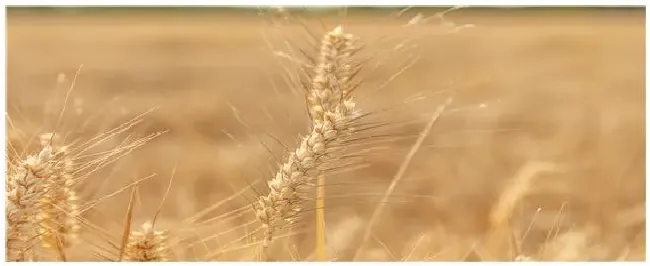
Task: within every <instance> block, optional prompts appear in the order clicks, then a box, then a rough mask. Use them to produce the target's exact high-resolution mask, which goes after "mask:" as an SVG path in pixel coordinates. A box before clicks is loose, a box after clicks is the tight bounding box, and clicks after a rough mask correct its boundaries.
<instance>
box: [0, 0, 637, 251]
mask: <svg viewBox="0 0 650 266" xmlns="http://www.w3.org/2000/svg"><path fill="white" fill-rule="evenodd" d="M437 11H440V9H435V10H434V9H418V10H411V11H409V12H408V13H406V14H404V17H405V18H401V19H395V18H390V19H382V18H385V17H386V16H387V14H388V13H389V11H387V10H381V11H377V10H363V11H354V10H352V9H351V10H348V13H347V15H346V17H345V20H344V21H342V20H341V18H339V17H338V16H337V15H336V14H333V13H331V12H308V13H305V15H298V16H304V17H305V21H307V24H309V25H311V27H313V29H314V30H315V31H316V32H322V31H323V30H329V29H331V28H333V27H335V26H336V25H337V24H338V23H341V22H344V23H345V25H346V27H347V28H346V29H347V30H348V31H350V32H352V33H354V34H357V35H359V36H360V37H362V38H363V40H366V41H369V40H373V39H376V38H378V37H380V36H381V35H382V34H385V33H386V32H389V31H392V32H399V31H400V27H401V26H402V25H403V24H404V23H406V22H408V16H413V15H415V14H416V13H417V12H422V13H423V14H424V15H430V14H433V13H434V12H437ZM7 16H8V18H7V112H8V114H9V115H10V116H11V118H12V120H13V123H14V124H15V126H16V127H17V128H19V129H21V131H23V132H25V133H26V134H28V135H29V134H35V133H39V132H41V131H43V130H47V128H48V127H51V126H52V124H53V122H54V121H55V120H56V117H57V115H58V112H59V110H60V107H61V103H62V101H63V97H64V95H65V92H66V91H67V87H68V86H69V83H70V81H71V80H72V78H73V76H74V73H75V71H76V70H77V68H78V67H79V66H80V65H81V64H83V65H84V67H83V70H82V72H81V75H80V76H79V77H78V80H77V83H76V87H75V90H74V91H73V94H72V98H71V100H70V102H69V110H68V112H67V114H66V116H65V119H64V125H65V129H66V130H67V131H68V132H69V133H70V135H71V136H73V137H78V138H88V137H91V136H93V135H95V134H97V133H98V132H101V131H102V130H105V129H106V128H108V127H111V126H115V125H117V124H119V123H121V122H124V121H125V120H127V119H128V118H130V117H132V116H134V115H137V114H139V113H142V112H145V111H147V110H148V109H150V108H152V107H158V109H157V110H156V111H155V112H153V113H152V114H151V115H150V116H148V118H147V120H146V122H145V123H144V126H140V127H137V128H135V129H134V133H135V134H136V136H140V135H145V134H149V133H151V132H154V131H157V130H169V132H168V133H166V134H165V135H163V136H162V137H160V138H158V139H156V140H154V141H153V142H151V143H149V144H148V145H146V146H144V147H142V148H141V149H139V150H137V151H136V152H134V153H133V154H131V155H130V156H129V157H126V158H124V159H123V160H121V161H120V162H118V163H116V164H115V165H113V166H112V167H111V168H108V169H105V171H102V172H101V173H99V174H98V176H97V177H96V178H93V179H91V180H90V181H89V182H88V183H87V184H84V186H83V189H84V191H83V193H82V195H83V196H85V197H95V196H96V195H101V194H107V193H110V192H111V191H114V190H116V189H119V188H120V187H122V186H124V185H125V184H127V183H129V182H131V181H133V180H134V179H135V178H138V177H143V176H146V175H148V174H150V173H158V174H159V176H158V177H156V178H155V179H152V180H150V181H147V183H146V185H144V186H141V187H140V188H139V189H140V195H141V197H140V198H139V203H138V204H139V205H138V207H137V209H136V219H139V220H138V221H143V220H144V219H146V218H147V217H151V215H152V214H153V212H154V211H155V208H156V207H157V206H158V203H159V201H160V198H161V197H162V194H163V193H164V191H165V189H166V185H167V182H168V180H169V175H170V173H171V171H172V168H173V166H174V165H175V164H178V170H177V172H176V179H175V181H174V185H173V189H172V191H171V196H170V198H169V199H168V200H167V202H166V203H165V208H164V211H163V213H162V214H161V215H162V217H163V221H162V224H161V226H163V227H164V226H173V224H174V221H177V220H179V219H181V218H184V217H188V216H190V215H192V214H193V213H196V212H197V211H199V210H200V209H202V208H205V207H207V206H209V205H211V204H212V203H214V202H217V201H219V200H221V199H224V198H226V197H228V196H230V195H232V194H233V193H234V192H236V191H238V190H239V189H241V188H244V187H246V186H248V183H247V181H254V180H262V179H265V178H266V179H268V178H270V177H271V173H272V172H273V171H274V170H275V168H274V167H276V166H275V163H274V161H273V160H274V159H273V156H271V155H270V154H269V153H268V151H267V150H266V149H265V148H264V147H263V146H262V145H260V139H264V141H265V143H266V144H269V145H270V146H271V147H272V150H273V152H274V154H275V156H278V157H279V156H281V151H282V147H281V146H279V145H277V143H275V142H273V140H272V139H270V138H268V137H267V134H270V135H273V136H275V137H276V138H278V139H279V140H280V141H282V142H284V143H286V144H287V145H288V146H290V147H292V146H293V145H294V144H295V143H296V140H295V139H296V138H297V136H298V134H302V133H304V131H305V126H306V120H305V114H304V107H303V102H302V100H301V99H300V98H297V97H296V96H295V95H293V94H292V93H291V90H290V88H288V86H287V85H286V84H284V83H283V80H282V77H281V75H282V74H283V73H282V70H281V68H279V65H278V61H279V60H280V59H278V58H277V57H274V54H273V51H272V50H271V49H270V48H269V45H268V44H267V41H266V40H265V37H266V38H267V40H270V41H271V42H272V43H273V44H276V45H278V46H280V45H282V43H281V41H282V35H281V34H280V30H279V29H280V26H278V25H276V24H273V23H271V22H270V20H271V18H274V19H276V20H281V18H278V16H277V14H275V15H274V14H272V12H271V13H269V14H265V15H259V14H258V12H257V10H234V9H233V10H225V11H224V10H219V9H205V10H199V9H174V10H164V11H161V10H147V9H138V10H136V9H127V8H122V9H119V10H112V11H105V10H104V11H102V10H86V11H84V10H83V9H73V10H62V9H57V10H46V9H40V10H31V9H28V8H20V9H12V8H9V9H8V11H7ZM318 19H320V20H323V22H324V24H325V25H326V26H327V28H326V29H323V30H320V27H321V26H320V23H319V22H318ZM447 19H448V20H449V21H453V22H454V23H456V24H457V25H462V24H474V25H475V27H473V28H467V29H463V30H461V31H458V32H455V33H449V34H442V35H441V34H435V33H436V30H437V29H439V28H440V27H441V26H440V25H438V24H436V23H429V24H427V25H422V26H420V27H419V28H418V29H417V30H412V29H411V30H410V31H412V32H413V31H416V32H415V33H414V34H417V36H418V39H417V41H415V42H414V44H415V45H416V46H415V47H413V48H411V49H409V50H408V51H407V52H404V54H395V55H392V56H391V57H390V58H389V59H387V60H386V61H383V65H382V66H381V67H379V68H378V70H377V72H376V73H374V74H372V75H370V76H368V77H367V80H368V83H370V84H372V83H373V82H377V81H376V80H380V79H381V78H385V77H387V76H390V75H391V74H393V73H394V72H395V71H397V70H398V68H399V67H398V66H395V65H393V66H391V63H393V62H397V63H404V61H405V60H406V59H405V58H407V56H410V55H418V56H420V57H421V58H420V60H419V61H418V62H417V63H416V64H415V65H414V66H413V67H412V68H410V69H408V71H406V72H405V73H404V74H403V75H401V76H400V77H399V78H398V79H396V80H395V81H394V82H392V83H391V84H390V85H389V86H388V87H387V88H386V89H385V90H383V91H382V92H380V93H377V94H374V95H371V96H370V97H369V98H368V100H367V102H366V103H367V104H368V105H367V106H371V107H372V108H375V107H382V106H388V105H391V104H394V103H396V102H399V99H401V98H404V97H408V96H409V95H414V94H417V93H420V92H426V93H428V94H431V92H435V91H436V90H442V88H447V89H449V88H450V89H454V88H457V89H458V93H457V95H456V98H455V101H454V104H453V106H452V108H451V110H452V112H449V113H447V114H446V115H443V117H442V118H441V120H440V121H439V123H438V124H437V125H436V126H435V127H434V130H433V132H432V134H431V136H430V137H429V138H428V139H427V143H426V144H425V147H423V149H422V150H421V151H420V152H419V153H418V154H417V155H416V157H415V160H414V162H413V164H412V165H411V167H410V168H409V171H408V172H407V175H406V177H405V178H404V180H402V181H401V183H400V184H399V186H398V188H397V191H396V192H395V194H396V195H403V196H400V197H395V198H392V199H391V200H392V201H393V202H392V203H391V204H389V205H388V209H387V212H386V213H385V214H384V216H383V218H382V219H381V222H380V224H378V226H377V227H376V229H375V232H374V237H373V241H372V243H371V244H370V245H368V248H369V250H368V251H367V252H365V255H364V256H365V257H364V258H365V259H375V260H399V259H409V260H424V259H434V260H460V259H465V258H466V257H467V256H466V253H467V252H468V249H469V248H470V246H471V244H472V243H474V242H476V241H479V240H480V239H481V236H483V235H484V234H485V233H486V232H487V231H488V230H489V229H490V228H489V227H490V226H489V222H488V216H489V212H490V208H492V206H493V205H494V204H495V202H496V201H497V200H498V197H499V195H501V194H502V193H503V192H504V190H505V189H506V187H507V185H508V184H509V182H511V180H513V179H515V178H516V176H517V173H518V171H520V170H521V169H522V167H525V166H526V165H531V164H532V165H535V164H538V163H549V164H552V165H555V166H557V167H556V169H555V170H553V171H549V172H543V173H538V175H539V176H538V178H537V179H536V180H535V182H534V185H533V186H532V188H531V191H530V193H529V194H527V195H526V196H525V197H523V198H522V199H521V204H519V205H518V208H517V209H516V212H514V213H513V223H512V226H513V231H516V232H518V233H517V234H521V231H529V233H528V234H527V235H526V239H525V241H523V243H522V244H521V249H522V250H523V252H524V253H531V252H532V250H537V249H538V248H539V246H540V245H543V243H547V242H550V241H548V239H547V238H548V236H549V235H553V236H555V235H558V236H564V237H565V238H566V239H571V240H566V241H568V242H570V243H572V244H570V247H567V246H562V245H564V244H562V243H560V242H559V241H560V240H561V239H560V238H559V237H558V239H560V240H558V243H551V244H553V245H558V246H557V247H555V248H556V249H559V250H563V251H565V253H562V254H563V255H561V256H564V257H562V258H564V259H575V260H583V259H592V260H601V259H607V260H611V259H617V258H619V259H629V260H643V259H645V164H644V162H645V132H644V130H645V124H644V121H645V119H644V104H645V102H644V101H645V100H644V99H645V50H644V47H645V44H644V39H645V21H644V20H645V11H644V10H643V9H634V8H627V9H567V10H562V9H559V8H558V9H539V10H535V9H473V8H467V9H462V10H458V11H455V12H452V13H450V14H448V15H447ZM281 29H282V30H281V31H282V32H284V33H287V34H291V33H292V32H299V31H300V28H299V27H297V26H296V25H288V26H283V27H282V28H281ZM293 36H298V35H293ZM382 45H384V46H382ZM387 45H388V44H378V45H377V46H376V47H378V49H390V48H391V47H389V46H387ZM392 45H394V44H392ZM439 102H440V101H438V100H431V101H428V100H425V101H422V102H417V103H413V104H411V105H409V107H408V108H403V109H401V110H400V111H399V112H394V113H388V114H386V119H391V118H394V119H397V120H409V121H421V123H416V124H413V125H409V126H405V127H403V128H401V129H400V131H399V132H398V133H399V134H402V135H404V136H410V135H413V134H417V133H418V132H419V131H420V130H421V128H422V127H423V126H424V124H425V122H426V119H427V116H426V114H427V113H431V112H432V111H433V110H434V109H435V108H436V105H435V104H436V103H439ZM361 108H364V106H363V105H362V106H361ZM369 109H370V108H369ZM42 126H45V127H46V129H43V128H42ZM8 137H9V140H10V141H15V142H21V141H24V139H23V140H21V138H20V134H18V133H16V132H13V131H12V130H11V129H9V133H8ZM412 141H413V139H408V140H404V141H399V142H395V143H393V144H391V146H389V149H388V150H387V151H386V153H385V154H378V155H375V156H373V157H372V158H371V159H370V160H371V161H372V162H373V163H374V164H373V166H371V167H370V168H368V169H364V170H360V171H355V172H352V173H346V174H342V175H341V176H339V177H337V178H338V179H337V180H353V178H357V179H354V180H364V181H367V182H366V183H365V185H363V186H351V185H347V186H340V187H336V188H333V189H331V190H328V193H332V194H336V195H349V197H342V198H334V197H333V198H332V200H331V201H328V204H331V205H330V206H331V209H330V210H329V211H328V212H327V214H326V215H327V227H328V242H329V243H330V244H331V245H332V247H331V250H329V252H330V256H332V257H337V258H339V259H342V260H346V259H350V256H351V255H350V254H351V252H352V251H353V250H354V247H355V246H358V243H355V242H354V241H356V238H354V237H353V238H346V237H345V236H349V235H355V234H361V233H362V231H363V230H362V229H363V225H364V223H365V222H366V221H367V219H368V217H369V213H370V211H371V210H372V208H373V207H374V206H375V201H377V200H378V199H379V197H377V196H372V195H380V194H381V193H382V192H383V191H384V189H385V187H386V185H387V184H388V181H389V180H390V179H391V177H392V176H393V175H394V173H395V172H396V171H397V168H398V166H399V164H400V162H401V160H402V157H403V156H404V155H405V154H406V152H407V150H408V148H409V147H410V145H411V143H412ZM113 144H117V143H113ZM107 145H111V143H108V144H107ZM259 189H263V188H262V187H261V186H259ZM363 193H366V194H368V195H371V196H358V195H359V194H363ZM354 195H357V196H354ZM409 195H426V196H427V197H409ZM253 196H254V194H250V195H249V197H250V198H252V197H253ZM350 199H353V201H354V202H356V203H358V204H356V203H355V204H350V201H349V200H350ZM127 201H128V193H124V195H118V196H116V197H114V198H112V199H110V200H108V201H106V202H104V203H102V205H101V206H99V207H98V211H97V212H94V213H91V214H90V215H91V218H92V219H94V220H93V221H96V222H97V223H99V224H101V225H102V226H104V227H106V228H113V229H111V230H115V232H119V226H120V223H121V222H122V218H121V217H122V215H123V214H124V210H125V206H126V205H127ZM245 204H248V201H247V200H246V199H245V198H241V199H236V200H234V201H231V202H230V203H229V206H228V208H238V207H241V206H242V205H245ZM100 210H101V211H100ZM224 211H225V210H224ZM100 217H104V218H100ZM106 217H108V219H106ZM113 217H119V218H113ZM240 223H242V221H241V220H235V221H231V224H223V225H222V228H217V229H215V230H224V229H227V228H229V227H234V226H236V225H237V224H240ZM307 224H308V225H311V224H312V223H311V222H310V223H307ZM529 225H530V226H529ZM529 227H530V228H529ZM357 238H358V237H357ZM576 238H578V239H579V240H575V239H576ZM313 242H314V241H313V236H312V235H311V234H306V235H302V236H301V237H300V238H299V239H297V240H296V241H295V242H294V243H297V244H296V247H295V249H296V254H299V256H300V258H302V259H308V258H309V256H310V254H311V252H312V251H313ZM551 244H549V248H548V250H552V249H553V248H554V247H553V245H551ZM566 245H569V244H566ZM566 250H570V252H569V251H566ZM571 252H573V253H571ZM285 253H286V254H282V255H279V257H278V258H277V259H291V258H290V256H289V253H291V252H289V250H287V251H286V252H285ZM558 254H559V251H558ZM567 254H568V255H567ZM246 256H248V255H247V254H243V253H236V254H229V255H226V256H225V257H224V258H223V259H228V260H247V259H251V258H249V257H246ZM561 256H560V255H557V256H555V255H554V256H551V255H549V258H548V259H550V257H556V258H558V257H561Z"/></svg>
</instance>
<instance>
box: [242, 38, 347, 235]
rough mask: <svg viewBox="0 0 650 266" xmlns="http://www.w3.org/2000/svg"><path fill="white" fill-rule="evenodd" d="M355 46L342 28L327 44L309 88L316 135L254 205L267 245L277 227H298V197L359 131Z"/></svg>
mask: <svg viewBox="0 0 650 266" xmlns="http://www.w3.org/2000/svg"><path fill="white" fill-rule="evenodd" d="M354 44H355V42H354V37H353V36H352V35H349V34H344V33H343V29H342V28H341V27H340V26H339V27H337V28H336V29H334V30H333V31H331V32H329V33H328V34H326V35H325V37H324V39H323V41H322V46H321V53H320V57H319V65H318V66H317V67H316V68H315V69H314V73H313V80H312V83H311V86H309V87H308V88H307V90H308V92H307V93H308V95H307V103H308V105H309V106H308V107H309V114H310V117H311V122H312V123H311V124H312V128H311V132H310V133H309V134H308V135H307V136H305V137H303V138H302V141H301V142H300V145H299V147H298V148H297V149H296V150H295V151H294V152H291V153H290V154H289V156H288V158H287V160H286V161H285V163H284V164H282V165H281V167H280V170H279V171H278V172H277V173H276V175H275V178H273V179H272V180H271V181H269V182H268V187H269V189H270V192H269V194H268V195H266V196H261V197H260V198H259V200H258V201H257V202H256V203H254V204H253V208H254V209H255V212H256V217H257V219H258V221H259V222H260V223H261V224H262V226H263V227H264V228H265V241H264V246H268V244H269V243H270V241H271V240H272V239H273V231H274V228H275V227H276V222H278V221H282V220H283V221H285V222H287V223H289V224H294V223H296V221H297V220H296V216H297V215H298V214H299V213H300V211H301V210H302V208H301V203H302V202H303V201H304V198H302V197H300V196H299V194H298V193H299V192H300V191H302V190H304V189H306V188H307V187H309V186H310V185H313V184H314V181H315V179H316V178H318V177H319V176H321V175H322V172H323V166H324V165H325V163H326V161H327V160H328V159H331V158H333V157H334V153H335V152H336V151H337V149H336V148H337V144H340V143H337V142H340V141H341V138H342V137H343V136H349V135H350V134H351V133H352V132H353V131H354V128H353V127H352V125H353V124H354V122H355V119H356V118H357V117H358V116H359V113H358V110H356V108H355V105H356V103H355V102H354V100H353V99H352V97H351V95H350V91H351V89H352V87H350V86H349V84H350V80H351V78H352V76H351V74H350V73H351V71H352V70H353V69H355V67H354V66H353V64H352V60H351V56H352V55H353V53H354V51H358V48H356V46H355V45H354Z"/></svg>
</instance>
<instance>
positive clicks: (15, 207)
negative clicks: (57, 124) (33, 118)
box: [5, 145, 53, 261]
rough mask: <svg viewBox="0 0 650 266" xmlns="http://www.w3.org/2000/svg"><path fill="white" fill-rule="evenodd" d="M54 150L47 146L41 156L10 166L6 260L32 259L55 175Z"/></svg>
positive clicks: (7, 186) (31, 156)
mask: <svg viewBox="0 0 650 266" xmlns="http://www.w3.org/2000/svg"><path fill="white" fill-rule="evenodd" d="M52 173H53V171H52V147H51V146H49V145H48V146H45V147H43V149H42V150H41V151H40V152H39V153H38V155H29V156H27V158H26V159H25V160H24V161H21V162H19V163H18V164H17V165H14V164H10V167H9V171H8V172H7V180H6V185H5V187H6V190H7V201H6V221H7V225H6V230H7V231H6V233H7V236H6V237H7V239H6V248H7V250H6V255H7V261H25V260H32V259H33V254H32V251H33V248H34V242H35V241H36V240H37V239H38V233H39V232H38V227H37V226H34V225H35V224H37V222H38V221H37V217H38V216H39V212H40V211H41V209H42V203H43V202H42V197H43V194H44V186H45V183H46V182H47V179H48V178H49V177H50V176H51V175H52Z"/></svg>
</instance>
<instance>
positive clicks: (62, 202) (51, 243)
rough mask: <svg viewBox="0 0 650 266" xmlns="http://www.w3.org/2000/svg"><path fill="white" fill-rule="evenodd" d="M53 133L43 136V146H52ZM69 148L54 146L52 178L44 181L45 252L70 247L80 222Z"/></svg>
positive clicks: (43, 221)
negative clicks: (50, 143) (59, 247)
mask: <svg viewBox="0 0 650 266" xmlns="http://www.w3.org/2000/svg"><path fill="white" fill-rule="evenodd" d="M52 137H53V134H52V133H46V134H42V135H41V142H42V145H44V146H45V145H49V144H48V142H49V141H50V140H51V138H52ZM67 149H68V147H67V146H53V148H52V152H53V153H52V166H53V167H52V175H51V176H50V177H49V178H47V179H46V180H45V183H44V187H43V191H44V194H43V198H42V206H41V211H40V213H39V221H40V225H39V227H40V230H41V234H40V238H41V241H42V245H43V247H44V248H46V249H56V248H57V247H58V246H59V245H60V246H61V247H62V248H67V247H70V246H71V244H72V241H73V239H74V238H75V237H76V233H77V231H78V230H79V223H78V220H77V218H76V216H77V215H78V213H79V205H78V203H77V195H76V192H75V191H74V189H73V185H74V177H73V175H72V173H73V172H74V165H73V161H72V159H71V158H70V155H69V153H68V150H67Z"/></svg>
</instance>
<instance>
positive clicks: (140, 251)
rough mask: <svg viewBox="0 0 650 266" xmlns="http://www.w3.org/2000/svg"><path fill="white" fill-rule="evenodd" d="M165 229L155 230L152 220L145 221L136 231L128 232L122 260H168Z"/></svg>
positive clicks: (168, 253) (168, 251) (168, 252)
mask: <svg viewBox="0 0 650 266" xmlns="http://www.w3.org/2000/svg"><path fill="white" fill-rule="evenodd" d="M168 238H169V234H168V232H167V231H157V230H154V228H153V222H145V223H144V224H142V227H140V230H138V231H132V232H131V233H130V234H129V240H128V242H127V244H126V249H125V250H124V260H125V261H132V262H164V261H169V260H170V254H171V252H170V250H169V247H168V246H167V239H168Z"/></svg>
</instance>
